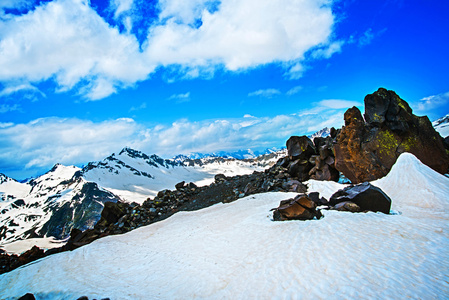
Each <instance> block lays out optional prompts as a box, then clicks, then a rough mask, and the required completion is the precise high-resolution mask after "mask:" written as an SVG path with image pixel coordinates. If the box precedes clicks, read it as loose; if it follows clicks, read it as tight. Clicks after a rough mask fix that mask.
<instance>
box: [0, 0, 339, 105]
mask: <svg viewBox="0 0 449 300" xmlns="http://www.w3.org/2000/svg"><path fill="white" fill-rule="evenodd" d="M141 2H142V1H132V0H113V1H111V2H110V5H111V6H110V7H111V9H112V10H113V11H114V17H115V18H118V19H120V20H122V22H123V24H124V25H125V27H126V28H127V29H128V30H124V31H123V30H122V31H120V30H119V28H117V27H114V26H112V25H110V24H109V23H108V22H106V21H105V20H104V19H103V18H102V17H100V16H99V15H98V14H97V13H96V11H95V10H94V9H92V7H91V6H90V2H89V1H88V0H54V1H51V2H43V3H42V4H41V6H38V7H35V8H34V9H33V10H30V11H29V12H28V13H27V14H24V15H20V16H14V15H10V16H9V17H8V18H0V82H3V83H5V82H6V83H7V82H10V81H18V80H20V81H22V82H28V83H38V82H41V81H45V80H53V81H55V82H56V84H57V85H58V88H57V91H58V92H65V91H69V90H76V91H77V92H79V93H80V94H81V95H83V96H84V97H85V98H87V99H90V100H97V99H102V98H104V97H107V96H109V95H111V94H113V93H116V92H117V91H118V90H119V89H120V88H126V87H129V86H132V85H134V84H136V83H137V82H139V81H142V80H145V79H147V78H149V76H150V75H151V74H152V73H153V72H154V71H155V70H156V69H157V68H158V67H160V68H162V69H164V68H166V69H167V70H171V69H172V68H173V67H176V68H178V71H179V72H181V73H184V75H185V76H181V78H192V77H198V76H203V75H204V74H206V75H207V76H212V75H213V74H214V71H215V70H216V69H217V68H224V69H225V70H228V71H240V70H245V69H248V68H255V67H258V66H261V65H265V64H269V63H279V64H281V65H282V66H283V67H284V68H285V69H286V73H287V74H288V76H290V77H292V78H297V77H299V76H301V74H302V72H303V71H304V67H303V62H304V61H305V60H306V59H307V57H308V55H307V53H309V52H310V53H311V55H309V56H310V58H312V59H313V58H317V57H324V58H326V57H329V56H330V55H332V54H333V53H335V52H337V51H339V43H338V41H333V40H332V29H333V24H334V16H333V14H332V10H331V4H332V3H331V1H330V0H279V1H271V0H222V1H212V0H160V1H159V2H158V4H157V9H156V10H155V13H159V14H158V15H157V16H156V18H155V20H154V22H152V24H151V25H150V27H149V28H148V33H147V35H146V40H145V41H144V43H140V42H139V40H138V39H137V38H136V36H135V35H134V34H132V33H130V29H131V26H132V19H133V12H134V11H138V7H137V6H136V5H138V3H141ZM2 3H4V4H3V8H6V7H8V5H9V6H12V5H13V4H11V3H13V2H11V1H9V0H6V2H5V1H3V2H2ZM5 3H6V4H5ZM14 3H16V4H15V5H16V6H19V5H20V6H26V5H28V4H29V2H28V1H25V0H20V1H16V2H14ZM142 3H143V2H142ZM142 5H143V4H142ZM145 30H146V29H145ZM211 74H212V75H211Z"/></svg>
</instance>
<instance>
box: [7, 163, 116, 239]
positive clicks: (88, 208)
mask: <svg viewBox="0 0 449 300" xmlns="http://www.w3.org/2000/svg"><path fill="white" fill-rule="evenodd" d="M79 171H80V169H79V168H77V167H74V166H69V167H66V166H63V165H59V164H57V165H55V166H54V167H53V168H52V169H51V170H50V171H49V172H47V173H46V174H44V175H42V176H40V177H38V178H36V179H33V180H31V181H30V182H28V183H18V182H14V181H11V180H6V181H4V182H2V183H1V184H0V194H1V195H2V199H3V201H0V245H1V246H3V245H5V244H8V243H11V242H15V241H18V240H22V239H27V238H37V237H50V236H53V237H56V238H58V239H62V238H64V237H65V236H67V235H68V234H69V233H70V230H71V228H72V227H73V226H76V227H77V228H79V229H87V228H89V227H91V226H93V225H94V224H95V223H96V222H97V221H98V219H99V215H100V213H101V210H102V208H103V203H104V202H105V201H117V197H116V196H115V195H113V194H111V193H109V192H107V191H103V190H101V189H99V188H98V186H97V185H96V184H95V183H89V182H86V181H85V180H84V179H83V178H81V177H79V176H74V175H75V174H76V172H79ZM45 241H47V242H48V240H45ZM41 242H42V241H41Z"/></svg>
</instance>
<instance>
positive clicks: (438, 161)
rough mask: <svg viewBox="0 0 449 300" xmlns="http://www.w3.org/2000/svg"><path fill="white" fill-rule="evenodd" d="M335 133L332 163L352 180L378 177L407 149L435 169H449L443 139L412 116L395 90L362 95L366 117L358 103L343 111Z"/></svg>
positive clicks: (424, 122) (367, 179) (386, 171)
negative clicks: (342, 116) (339, 128)
mask: <svg viewBox="0 0 449 300" xmlns="http://www.w3.org/2000/svg"><path fill="white" fill-rule="evenodd" d="M344 118H345V126H344V127H343V128H342V129H341V131H340V132H339V133H338V134H337V135H336V141H335V144H334V152H335V166H336V169H337V170H339V171H340V172H342V173H343V174H344V175H345V176H346V177H347V178H349V179H350V180H351V181H352V182H353V183H361V182H365V181H371V180H375V179H378V178H381V177H383V176H385V175H387V173H388V172H389V171H390V169H391V167H392V166H393V164H394V163H395V162H396V160H397V158H398V157H399V155H400V154H401V153H404V152H409V153H412V154H414V155H415V156H416V157H418V158H419V159H420V160H421V161H422V162H423V163H424V164H426V165H428V166H429V167H431V168H432V169H434V170H435V171H437V172H440V173H444V172H446V171H447V170H448V166H449V156H448V154H447V153H446V150H445V148H444V145H443V139H442V138H441V136H440V135H439V134H438V133H437V132H436V131H435V129H434V128H433V126H432V124H431V122H430V121H429V119H428V118H427V116H424V117H418V116H415V115H414V114H413V113H412V109H411V108H410V107H409V105H408V104H407V102H405V101H404V100H402V99H401V98H400V97H399V96H398V95H397V94H396V93H395V92H394V91H389V90H386V89H384V88H380V89H379V90H378V91H376V92H375V93H373V94H370V95H367V96H366V97H365V118H363V117H362V114H361V112H360V110H359V109H358V108H357V107H352V108H350V109H348V110H347V111H346V113H345V116H344Z"/></svg>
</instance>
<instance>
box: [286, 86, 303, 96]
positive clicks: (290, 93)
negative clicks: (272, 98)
mask: <svg viewBox="0 0 449 300" xmlns="http://www.w3.org/2000/svg"><path fill="white" fill-rule="evenodd" d="M302 89H303V87H302V86H300V85H298V86H295V87H292V88H291V89H289V90H288V91H287V93H286V95H287V96H293V95H296V94H297V93H299V92H300V91H301V90H302Z"/></svg>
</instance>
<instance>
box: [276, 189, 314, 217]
mask: <svg viewBox="0 0 449 300" xmlns="http://www.w3.org/2000/svg"><path fill="white" fill-rule="evenodd" d="M316 208H317V204H316V203H315V202H314V201H312V199H310V198H309V197H308V196H306V195H298V196H296V197H295V198H293V199H288V200H283V201H281V203H280V204H279V207H277V208H275V209H273V210H274V212H273V220H275V221H285V220H303V221H304V220H312V219H314V218H317V219H320V218H321V217H322V214H321V212H320V211H319V210H317V209H316Z"/></svg>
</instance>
